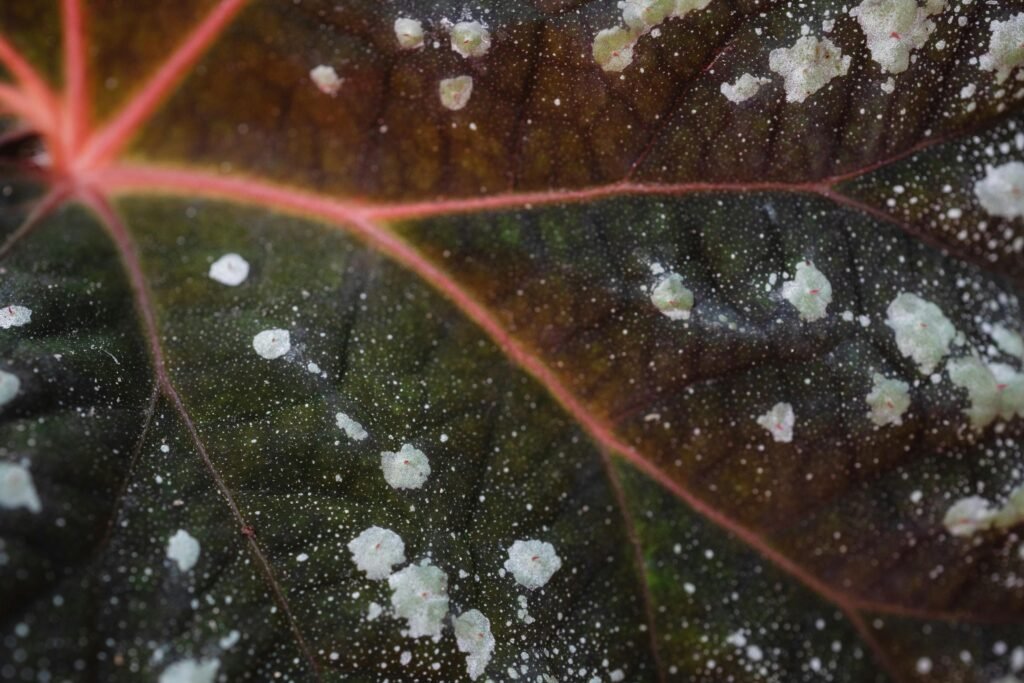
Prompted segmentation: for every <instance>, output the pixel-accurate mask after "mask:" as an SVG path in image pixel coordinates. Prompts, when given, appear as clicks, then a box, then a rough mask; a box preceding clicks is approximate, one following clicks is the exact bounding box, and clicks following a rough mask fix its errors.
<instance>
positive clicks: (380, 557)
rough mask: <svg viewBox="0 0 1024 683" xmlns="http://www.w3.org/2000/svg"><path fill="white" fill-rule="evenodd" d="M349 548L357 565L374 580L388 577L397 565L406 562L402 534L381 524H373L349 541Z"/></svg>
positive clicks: (367, 576)
mask: <svg viewBox="0 0 1024 683" xmlns="http://www.w3.org/2000/svg"><path fill="white" fill-rule="evenodd" d="M348 549H349V552H351V553H352V561H353V562H355V563H356V567H358V568H359V570H360V571H362V572H365V573H366V578H368V579H371V580H373V581H380V580H381V579H386V578H388V577H389V576H391V570H392V568H393V567H394V566H395V565H397V564H402V563H403V562H405V543H403V542H402V538H401V536H399V535H398V534H396V533H395V532H394V531H391V530H390V529H382V528H381V527H379V526H371V527H370V528H369V529H367V530H365V531H364V532H363V533H361V534H359V535H358V536H356V537H355V538H354V539H352V540H351V541H349V544H348Z"/></svg>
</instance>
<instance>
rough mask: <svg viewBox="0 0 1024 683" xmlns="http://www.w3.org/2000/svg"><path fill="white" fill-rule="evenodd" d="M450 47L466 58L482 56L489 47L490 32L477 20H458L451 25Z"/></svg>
mask: <svg viewBox="0 0 1024 683" xmlns="http://www.w3.org/2000/svg"><path fill="white" fill-rule="evenodd" d="M451 38H452V49H453V50H455V51H456V52H458V53H459V54H460V55H462V56H463V57H466V58H467V59H468V58H470V57H483V56H484V55H485V54H487V51H488V50H490V49H491V32H490V31H488V30H487V27H485V26H484V25H483V24H481V23H480V22H479V21H460V22H459V23H457V24H455V26H452V31H451Z"/></svg>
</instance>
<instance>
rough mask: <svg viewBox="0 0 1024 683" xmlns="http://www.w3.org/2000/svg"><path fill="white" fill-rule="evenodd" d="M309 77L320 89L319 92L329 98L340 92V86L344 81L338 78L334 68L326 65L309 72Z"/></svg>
mask: <svg viewBox="0 0 1024 683" xmlns="http://www.w3.org/2000/svg"><path fill="white" fill-rule="evenodd" d="M309 77H310V78H312V79H313V83H314V84H316V87H317V88H319V89H320V92H322V93H323V94H325V95H330V96H331V97H334V96H335V95H337V94H338V91H339V90H341V84H342V83H343V82H344V79H342V78H340V77H339V76H338V72H337V71H335V70H334V67H333V66H327V65H326V64H321V65H320V66H318V67H315V68H313V70H312V71H310V72H309Z"/></svg>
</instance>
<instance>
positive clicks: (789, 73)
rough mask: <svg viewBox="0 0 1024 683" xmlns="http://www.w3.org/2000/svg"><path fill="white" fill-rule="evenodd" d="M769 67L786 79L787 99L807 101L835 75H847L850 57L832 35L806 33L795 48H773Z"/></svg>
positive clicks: (769, 58)
mask: <svg viewBox="0 0 1024 683" xmlns="http://www.w3.org/2000/svg"><path fill="white" fill-rule="evenodd" d="M768 67H769V68H770V69H771V70H772V71H774V72H775V73H777V74H779V75H780V76H782V78H783V79H784V80H785V87H786V101H787V102H803V101H804V100H806V99H807V98H808V97H809V96H811V95H813V94H814V93H816V92H818V91H819V90H821V89H822V88H824V87H825V86H826V85H828V84H829V82H830V81H831V80H832V79H833V78H837V77H839V76H845V75H846V72H847V71H849V69H850V57H849V56H848V55H847V56H845V57H844V56H843V53H842V51H841V50H840V49H839V48H838V47H836V45H835V43H833V42H832V41H831V40H829V39H828V38H822V39H820V40H819V39H818V38H816V37H814V36H803V37H802V38H800V39H798V40H797V41H796V43H794V44H793V47H779V48H775V49H774V50H772V51H771V53H770V54H769V55H768Z"/></svg>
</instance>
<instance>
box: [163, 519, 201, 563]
mask: <svg viewBox="0 0 1024 683" xmlns="http://www.w3.org/2000/svg"><path fill="white" fill-rule="evenodd" d="M167 559H168V560H170V561H172V562H174V563H175V564H176V565H178V569H180V570H181V571H183V572H187V571H190V570H191V569H192V568H193V567H195V566H196V562H198V561H199V541H197V540H196V539H195V538H194V537H193V536H192V534H190V533H189V532H187V531H185V530H184V529H178V530H177V531H176V532H175V534H174V535H173V536H171V538H170V539H169V540H168V541H167Z"/></svg>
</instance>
